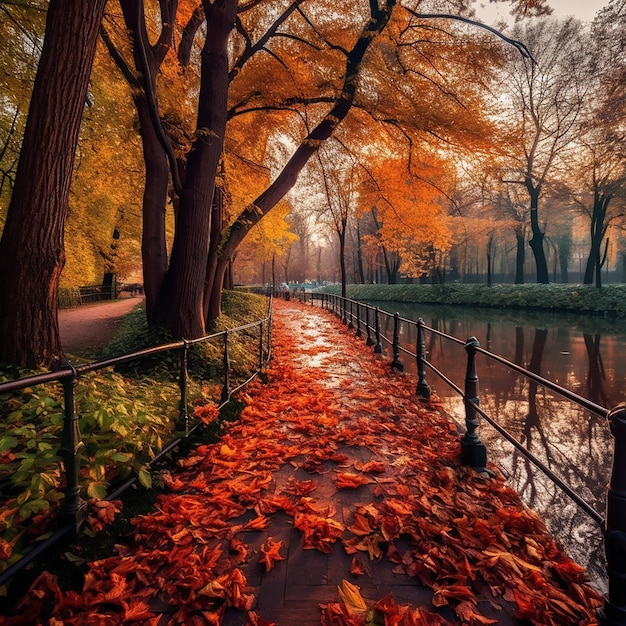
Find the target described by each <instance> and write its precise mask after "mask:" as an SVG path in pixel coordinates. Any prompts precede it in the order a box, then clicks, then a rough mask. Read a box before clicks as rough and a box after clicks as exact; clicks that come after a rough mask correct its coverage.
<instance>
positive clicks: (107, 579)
mask: <svg viewBox="0 0 626 626" xmlns="http://www.w3.org/2000/svg"><path fill="white" fill-rule="evenodd" d="M267 373H268V376H269V383H268V384H262V383H261V382H260V381H257V382H256V383H254V384H253V386H252V387H251V388H249V389H248V390H247V391H246V392H245V393H244V394H242V396H241V399H242V400H244V401H245V403H246V408H245V409H244V411H243V412H242V414H241V416H240V418H239V419H238V420H237V421H236V422H234V423H232V424H230V425H229V426H228V427H227V428H226V430H225V432H224V434H223V436H222V438H221V439H220V441H218V442H217V443H216V444H211V445H202V446H199V447H198V448H197V449H195V451H192V452H191V453H190V455H189V456H188V457H186V458H184V459H181V460H180V462H179V464H178V467H177V468H175V469H172V471H171V472H165V473H163V474H162V478H163V480H164V481H165V483H166V485H167V486H168V487H169V491H167V492H166V493H164V494H163V495H161V496H160V497H159V499H158V501H157V505H156V509H155V511H154V512H153V513H151V514H148V515H145V516H143V517H141V518H139V519H137V520H136V522H135V525H134V536H133V538H132V540H128V541H122V540H120V542H119V545H118V547H117V549H118V554H117V555H113V556H111V557H110V558H108V559H104V560H102V561H98V562H97V563H94V564H91V566H90V573H89V575H88V577H87V579H86V581H85V585H84V587H83V589H82V590H81V592H80V593H73V592H67V593H63V592H61V591H60V590H59V589H58V587H57V586H56V581H55V580H54V578H52V577H51V576H49V575H44V576H42V577H41V578H40V580H39V582H38V583H37V585H36V588H35V589H33V591H32V593H31V595H29V596H28V597H26V598H25V599H24V600H23V602H22V605H21V610H22V613H21V614H20V617H19V618H15V619H14V620H11V621H7V622H6V624H10V625H11V626H15V625H16V624H29V623H36V622H34V621H33V622H30V621H28V620H29V619H33V618H37V619H40V618H41V615H42V612H44V613H43V614H44V615H45V616H46V617H49V618H50V617H54V618H55V619H57V620H60V621H63V620H65V621H64V622H63V623H65V624H91V623H102V624H130V623H139V624H154V625H158V626H165V625H166V624H194V625H195V624H215V625H217V624H222V625H223V626H248V625H250V626H269V625H271V624H276V625H277V626H314V625H315V626H317V625H319V624H323V625H324V626H355V625H360V626H365V623H366V619H370V621H368V622H367V623H368V624H383V623H385V624H397V625H398V626H415V625H421V626H429V625H432V624H439V625H441V624H471V625H475V624H496V623H497V624H499V625H501V626H509V625H514V624H520V625H521V624H535V625H541V626H566V625H569V624H571V625H574V624H576V625H582V624H595V623H596V621H595V618H594V607H595V606H597V605H598V603H599V598H598V597H597V595H596V594H595V593H594V592H593V591H592V590H591V589H589V588H588V587H586V586H585V584H584V580H585V576H584V572H583V571H582V569H581V568H579V567H578V566H576V565H575V564H574V563H572V562H571V561H570V560H569V559H568V558H567V557H566V556H565V555H564V554H563V553H562V552H561V551H560V550H559V549H558V547H557V546H556V545H555V543H554V541H553V540H552V538H551V537H550V535H549V534H548V533H547V531H546V530H545V526H544V525H543V523H542V522H541V520H539V519H538V517H537V516H536V515H535V514H534V513H532V512H530V511H528V510H527V509H525V508H524V507H523V506H522V504H521V503H520V501H519V498H518V497H517V495H516V494H515V493H514V492H513V491H512V490H511V489H509V488H508V487H507V486H506V485H505V483H504V481H503V480H502V479H501V478H498V477H496V478H489V477H485V476H479V475H477V474H476V473H475V472H473V471H472V470H470V469H468V468H464V467H462V466H460V464H459V439H458V433H457V431H456V428H455V426H454V425H453V424H452V423H451V422H450V420H449V419H448V418H447V417H446V416H444V415H443V414H442V413H440V412H439V410H438V407H437V406H436V405H435V404H431V405H428V406H426V405H423V404H421V403H420V402H419V401H418V400H417V398H416V396H415V380H413V379H412V378H411V377H410V376H408V375H405V374H399V373H397V372H392V371H391V370H390V368H389V365H388V362H387V361H385V360H384V359H382V358H381V357H377V356H375V355H374V354H373V353H372V352H371V351H370V350H369V349H367V348H365V346H364V342H363V341H362V340H360V339H357V338H355V337H354V336H353V333H352V332H349V331H348V330H347V327H346V326H344V325H342V324H341V322H340V321H339V320H338V319H337V318H335V317H334V316H332V315H331V314H330V313H328V312H326V311H322V310H320V309H318V308H313V307H311V306H309V305H302V304H300V303H297V302H284V301H277V302H276V303H275V309H274V336H273V360H272V362H271V364H270V367H269V368H268V372H267ZM351 585H355V586H351ZM338 587H340V588H341V590H342V593H340V592H339V589H338ZM342 594H343V595H342ZM374 617H375V618H376V619H375V620H374V621H372V619H373V618H374ZM526 620H527V621H526ZM2 623H3V622H2V620H1V619H0V624H2ZM50 623H52V622H50ZM55 623H58V622H55Z"/></svg>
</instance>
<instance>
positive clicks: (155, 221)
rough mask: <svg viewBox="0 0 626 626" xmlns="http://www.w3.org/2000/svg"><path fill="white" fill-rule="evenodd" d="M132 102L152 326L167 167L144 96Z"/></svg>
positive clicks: (163, 253) (162, 261) (162, 252)
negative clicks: (139, 148)
mask: <svg viewBox="0 0 626 626" xmlns="http://www.w3.org/2000/svg"><path fill="white" fill-rule="evenodd" d="M135 103H136V104H137V113H138V115H139V123H140V125H141V141H142V145H143V154H144V163H145V166H146V172H145V185H144V189H143V202H142V216H143V230H142V236H141V258H142V262H143V286H144V293H145V295H146V317H147V320H148V324H149V325H150V326H152V325H153V324H154V321H155V314H156V304H157V299H158V296H159V293H160V291H161V287H162V285H163V281H164V280H165V277H166V275H167V242H166V239H165V212H166V205H167V194H168V189H169V168H168V163H167V156H166V154H165V150H163V147H162V145H161V143H160V142H159V139H158V138H157V136H156V133H155V132H154V129H153V127H152V124H151V123H150V120H149V118H148V113H147V111H146V102H145V98H136V99H135Z"/></svg>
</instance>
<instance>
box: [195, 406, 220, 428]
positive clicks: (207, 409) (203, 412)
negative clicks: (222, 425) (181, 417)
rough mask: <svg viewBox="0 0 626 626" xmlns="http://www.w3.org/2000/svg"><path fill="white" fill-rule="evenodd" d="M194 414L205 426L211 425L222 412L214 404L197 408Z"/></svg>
mask: <svg viewBox="0 0 626 626" xmlns="http://www.w3.org/2000/svg"><path fill="white" fill-rule="evenodd" d="M193 414H194V416H195V417H197V418H198V419H199V420H200V421H201V422H202V423H203V424H210V423H211V422H214V421H215V420H216V419H217V418H218V417H219V415H220V411H219V409H218V408H217V407H216V406H215V405H214V404H205V405H204V406H197V407H196V408H195V409H194V411H193Z"/></svg>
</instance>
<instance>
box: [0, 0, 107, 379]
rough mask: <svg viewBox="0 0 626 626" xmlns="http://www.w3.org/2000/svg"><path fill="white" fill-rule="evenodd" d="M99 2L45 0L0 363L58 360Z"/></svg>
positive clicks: (1, 252) (7, 232) (4, 295)
mask: <svg viewBox="0 0 626 626" xmlns="http://www.w3.org/2000/svg"><path fill="white" fill-rule="evenodd" d="M105 5H106V0H74V1H73V2H67V1H65V2H64V1H62V0H51V1H50V4H49V6H48V17H47V21H46V33H45V38H44V42H43V49H42V52H41V58H40V61H39V67H38V69H37V76H36V78H35V83H34V86H33V93H32V98H31V103H30V110H29V114H28V120H27V122H26V128H25V131H24V141H23V144H22V150H21V153H20V160H19V164H18V169H17V174H16V179H15V187H14V189H13V195H12V197H11V202H10V204H9V209H8V212H7V219H6V223H5V226H4V231H3V234H2V240H0V361H2V362H7V363H12V364H15V365H20V366H28V367H36V366H39V365H45V366H52V365H54V364H55V363H57V362H58V361H59V360H60V359H61V358H62V356H63V355H62V349H61V344H60V338H59V324H58V301H57V300H58V288H59V277H60V275H61V271H62V269H63V265H64V263H65V249H64V227H65V218H66V215H67V207H68V198H69V191H70V185H71V181H72V172H73V168H74V155H75V152H76V145H77V143H78V135H79V130H80V124H81V120H82V115H83V108H84V106H85V99H86V96H87V88H88V86H89V77H90V75H91V68H92V65H93V59H94V56H95V51H96V43H97V41H98V29H99V27H100V22H101V21H102V16H103V14H104V7H105Z"/></svg>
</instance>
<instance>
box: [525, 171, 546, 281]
mask: <svg viewBox="0 0 626 626" xmlns="http://www.w3.org/2000/svg"><path fill="white" fill-rule="evenodd" d="M527 188H528V193H529V195H530V228H531V230H532V237H531V239H530V241H529V242H528V243H529V244H530V247H531V249H532V251H533V255H534V257H535V267H536V269H537V283H540V284H544V285H547V284H548V283H549V282H550V276H549V274H548V262H547V260H546V251H545V250H544V248H543V240H544V237H545V235H544V233H543V232H542V231H541V228H540V227H539V209H538V207H539V193H540V189H539V188H537V187H532V186H531V185H530V183H529V184H528V185H527Z"/></svg>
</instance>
